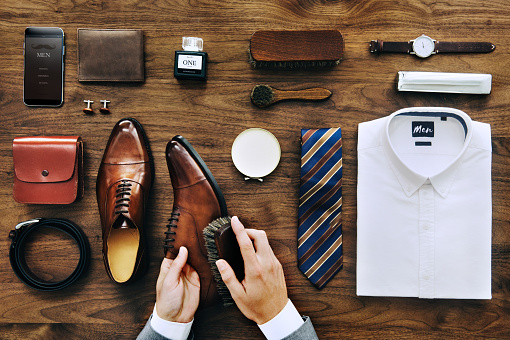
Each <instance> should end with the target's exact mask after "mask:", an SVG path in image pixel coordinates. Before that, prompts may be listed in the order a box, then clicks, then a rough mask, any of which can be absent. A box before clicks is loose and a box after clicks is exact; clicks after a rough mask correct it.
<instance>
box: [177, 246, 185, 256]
mask: <svg viewBox="0 0 510 340" xmlns="http://www.w3.org/2000/svg"><path fill="white" fill-rule="evenodd" d="M183 249H184V247H183V246H181V247H180V248H179V254H177V256H179V255H181V254H182V252H183V251H184V250H183Z"/></svg>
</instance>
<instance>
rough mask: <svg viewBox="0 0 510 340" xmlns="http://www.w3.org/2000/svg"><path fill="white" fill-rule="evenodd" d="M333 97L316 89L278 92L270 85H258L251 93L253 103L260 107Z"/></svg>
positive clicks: (324, 90)
mask: <svg viewBox="0 0 510 340" xmlns="http://www.w3.org/2000/svg"><path fill="white" fill-rule="evenodd" d="M330 96H331V91H329V90H327V89H325V88H322V87H314V88H311V89H304V90H278V89H275V88H274V87H271V86H269V85H257V86H255V87H254V88H253V90H252V91H251V101H252V102H253V104H255V105H257V106H258V107H266V106H269V105H271V104H274V103H276V102H278V101H280V100H291V99H293V100H312V101H316V100H324V99H328V98H329V97H330Z"/></svg>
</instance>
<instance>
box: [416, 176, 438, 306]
mask: <svg viewBox="0 0 510 340" xmlns="http://www.w3.org/2000/svg"><path fill="white" fill-rule="evenodd" d="M418 191H419V196H420V221H419V228H420V232H419V235H420V269H419V287H420V288H419V289H420V292H419V297H420V298H429V299H432V298H434V296H435V292H434V279H435V278H434V275H435V267H434V266H435V249H434V188H433V187H432V185H431V184H430V181H429V180H427V182H426V183H425V184H424V185H423V186H422V187H421V188H420V189H419V190H418Z"/></svg>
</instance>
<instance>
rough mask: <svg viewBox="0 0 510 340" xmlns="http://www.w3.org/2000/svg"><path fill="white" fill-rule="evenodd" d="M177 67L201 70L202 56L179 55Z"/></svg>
mask: <svg viewBox="0 0 510 340" xmlns="http://www.w3.org/2000/svg"><path fill="white" fill-rule="evenodd" d="M177 67H178V68H179V69H188V70H198V71H200V70H202V56H200V55H185V54H181V55H179V61H178V64H177Z"/></svg>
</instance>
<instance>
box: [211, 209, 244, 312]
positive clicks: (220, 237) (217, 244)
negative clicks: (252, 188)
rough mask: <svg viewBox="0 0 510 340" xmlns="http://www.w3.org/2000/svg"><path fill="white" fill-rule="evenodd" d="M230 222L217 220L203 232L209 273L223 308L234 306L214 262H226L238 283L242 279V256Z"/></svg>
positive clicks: (228, 220)
mask: <svg viewBox="0 0 510 340" xmlns="http://www.w3.org/2000/svg"><path fill="white" fill-rule="evenodd" d="M230 220H231V218H230V216H227V217H220V218H217V219H215V220H214V221H212V222H211V223H209V225H208V226H207V227H205V229H204V231H203V233H204V238H205V247H206V248H207V259H208V260H209V264H210V265H211V271H212V272H213V275H214V279H215V280H216V288H217V290H218V293H219V294H220V296H221V298H222V300H223V305H224V306H229V305H232V304H234V300H233V299H232V296H231V295H230V291H229V290H228V288H227V286H226V285H225V283H224V282H223V279H222V278H221V274H220V271H219V270H218V267H217V266H216V261H218V260H219V259H223V260H225V261H227V262H228V264H229V265H230V266H231V267H232V269H233V270H234V273H235V274H236V277H237V279H238V280H239V281H242V280H243V279H244V261H243V256H242V254H241V249H240V248H239V244H238V243H237V239H236V235H235V234H234V231H233V230H232V226H231V225H230Z"/></svg>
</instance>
